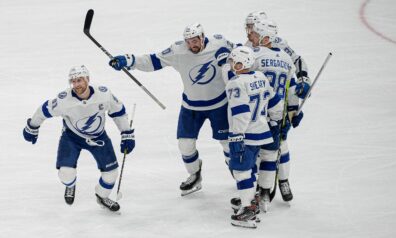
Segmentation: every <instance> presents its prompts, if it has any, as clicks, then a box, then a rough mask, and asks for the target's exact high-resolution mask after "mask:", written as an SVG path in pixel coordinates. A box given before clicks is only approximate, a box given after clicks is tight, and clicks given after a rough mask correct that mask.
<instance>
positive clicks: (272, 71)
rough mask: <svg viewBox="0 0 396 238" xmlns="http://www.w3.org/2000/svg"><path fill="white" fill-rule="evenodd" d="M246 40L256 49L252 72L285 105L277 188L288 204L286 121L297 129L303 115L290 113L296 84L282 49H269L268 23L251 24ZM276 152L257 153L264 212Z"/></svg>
mask: <svg viewBox="0 0 396 238" xmlns="http://www.w3.org/2000/svg"><path fill="white" fill-rule="evenodd" d="M250 39H251V42H252V45H253V47H256V48H254V51H255V56H256V62H255V66H254V69H255V70H258V71H261V72H263V73H264V74H265V75H266V76H267V78H269V79H270V82H271V86H272V87H273V88H274V90H275V91H276V92H277V94H278V95H279V96H280V98H281V99H282V100H283V101H285V103H287V111H288V112H289V116H290V117H289V116H288V117H286V118H285V120H286V121H285V124H284V126H283V128H282V132H281V134H282V141H281V157H280V164H279V187H280V191H281V194H282V198H283V200H285V201H290V200H292V198H293V195H292V192H291V190H290V186H289V182H288V176H289V171H290V164H289V163H288V162H289V160H290V156H289V151H288V146H287V141H286V139H287V132H288V130H289V129H290V122H291V124H292V125H293V127H297V126H298V125H299V124H300V121H301V119H302V118H303V115H304V114H303V112H301V113H300V114H299V115H295V114H294V113H295V111H296V110H297V108H298V105H299V98H298V96H297V94H298V93H297V92H296V90H297V89H296V88H297V85H296V82H295V80H294V67H293V62H292V59H291V58H290V57H289V55H288V54H286V53H285V52H284V51H283V50H281V49H279V48H276V47H273V46H272V42H274V41H275V40H276V30H275V28H274V27H273V22H272V21H270V20H262V21H261V22H258V23H255V24H254V26H253V29H252V32H251V33H250ZM288 81H289V82H288ZM287 86H289V88H288V89H286V87H287ZM286 90H288V98H286ZM277 150H278V148H277V147H273V148H271V147H270V148H266V147H263V150H262V151H261V152H260V157H262V159H263V161H261V164H260V168H259V170H260V172H259V186H260V197H261V201H262V205H264V206H263V209H264V211H266V209H267V208H268V204H269V193H270V189H271V187H272V185H273V181H274V179H275V170H276V160H277ZM274 189H275V188H274Z"/></svg>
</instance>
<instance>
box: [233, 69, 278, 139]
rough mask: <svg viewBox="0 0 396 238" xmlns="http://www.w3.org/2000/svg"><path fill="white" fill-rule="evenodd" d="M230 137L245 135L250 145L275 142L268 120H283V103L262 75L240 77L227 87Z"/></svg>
mask: <svg viewBox="0 0 396 238" xmlns="http://www.w3.org/2000/svg"><path fill="white" fill-rule="evenodd" d="M226 92H227V98H228V123H229V125H230V129H229V131H230V133H234V134H244V135H245V139H244V142H245V144H247V145H264V144H269V143H272V142H273V139H272V134H271V131H270V129H269V126H268V122H267V116H268V117H270V118H271V119H272V120H274V121H279V120H281V119H282V117H283V101H282V100H280V98H279V97H278V95H277V94H276V93H275V92H274V90H273V88H272V87H271V86H270V82H269V80H268V79H267V78H266V77H265V75H264V74H263V73H262V72H257V71H252V72H250V73H247V74H240V75H236V76H235V77H233V78H232V79H230V80H229V81H228V83H227V86H226Z"/></svg>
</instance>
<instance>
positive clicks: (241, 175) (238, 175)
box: [232, 169, 252, 182]
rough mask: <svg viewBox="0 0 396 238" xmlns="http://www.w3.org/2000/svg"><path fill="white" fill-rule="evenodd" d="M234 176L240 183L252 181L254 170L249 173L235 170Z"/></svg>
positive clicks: (248, 171)
mask: <svg viewBox="0 0 396 238" xmlns="http://www.w3.org/2000/svg"><path fill="white" fill-rule="evenodd" d="M232 174H233V175H234V178H235V180H236V181H238V182H240V181H243V180H247V179H250V178H251V177H252V170H251V169H249V170H247V171H239V170H233V171H232Z"/></svg>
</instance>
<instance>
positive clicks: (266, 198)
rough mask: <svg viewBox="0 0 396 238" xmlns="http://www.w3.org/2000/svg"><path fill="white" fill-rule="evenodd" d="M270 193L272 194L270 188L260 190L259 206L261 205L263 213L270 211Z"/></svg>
mask: <svg viewBox="0 0 396 238" xmlns="http://www.w3.org/2000/svg"><path fill="white" fill-rule="evenodd" d="M270 193H271V191H270V189H269V188H260V190H259V195H260V199H259V201H260V202H259V204H260V208H261V209H262V210H263V212H267V211H268V208H269V204H270V202H271V199H270Z"/></svg>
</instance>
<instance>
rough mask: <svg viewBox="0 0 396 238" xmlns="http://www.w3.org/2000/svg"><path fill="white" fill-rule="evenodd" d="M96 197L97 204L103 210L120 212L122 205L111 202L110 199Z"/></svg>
mask: <svg viewBox="0 0 396 238" xmlns="http://www.w3.org/2000/svg"><path fill="white" fill-rule="evenodd" d="M95 195H96V202H97V203H98V204H99V205H100V206H102V207H103V208H106V209H108V210H110V211H112V212H116V211H118V210H120V205H119V204H118V203H117V202H115V201H113V200H111V199H110V198H102V197H100V196H99V195H98V194H95Z"/></svg>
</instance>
